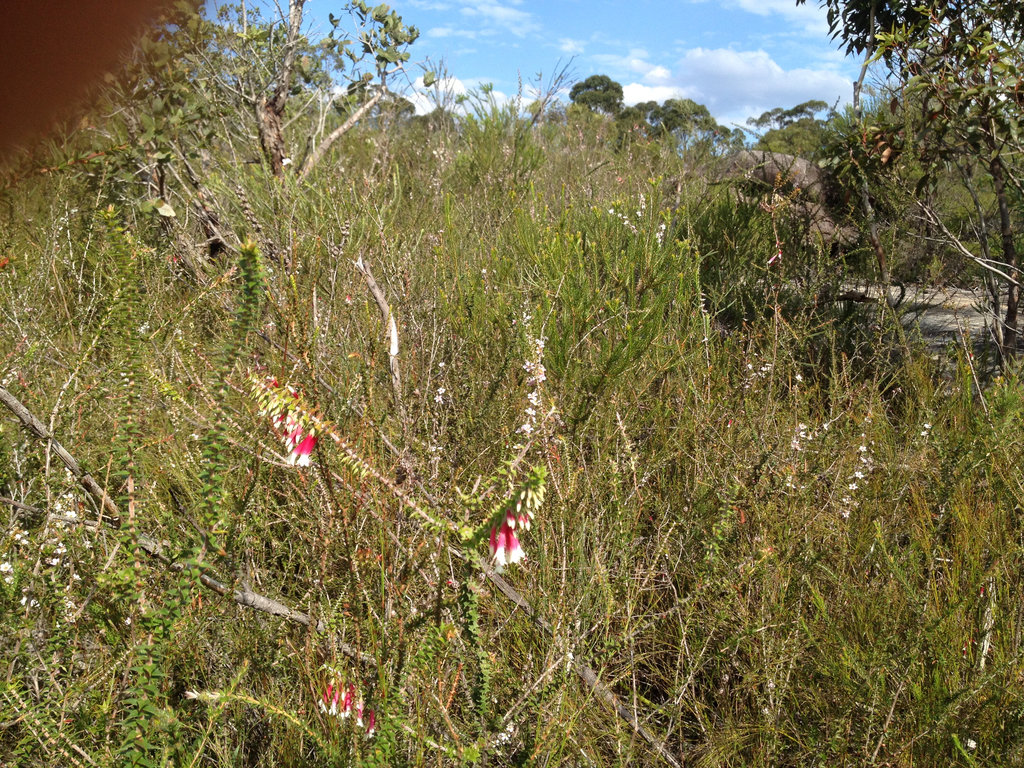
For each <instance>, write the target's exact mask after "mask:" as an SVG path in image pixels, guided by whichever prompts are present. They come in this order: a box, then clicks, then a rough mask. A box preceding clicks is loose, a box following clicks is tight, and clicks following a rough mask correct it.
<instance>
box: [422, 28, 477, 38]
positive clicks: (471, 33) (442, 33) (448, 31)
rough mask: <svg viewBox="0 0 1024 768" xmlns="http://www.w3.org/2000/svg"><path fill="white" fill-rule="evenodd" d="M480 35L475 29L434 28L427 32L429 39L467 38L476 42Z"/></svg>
mask: <svg viewBox="0 0 1024 768" xmlns="http://www.w3.org/2000/svg"><path fill="white" fill-rule="evenodd" d="M478 34H479V33H478V32H477V31H476V30H474V29H454V28H453V27H432V28H430V29H428V30H427V31H426V35H427V37H466V38H469V39H470V40H475V39H476V38H477V35H478Z"/></svg>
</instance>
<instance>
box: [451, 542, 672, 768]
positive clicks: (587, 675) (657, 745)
mask: <svg viewBox="0 0 1024 768" xmlns="http://www.w3.org/2000/svg"><path fill="white" fill-rule="evenodd" d="M449 551H450V552H451V553H452V554H453V555H455V556H456V557H459V558H463V559H464V558H465V557H466V556H465V555H464V554H462V553H461V552H459V551H458V550H457V549H455V548H449ZM479 565H480V567H481V569H482V570H483V572H484V575H485V576H486V577H487V578H488V580H490V582H491V583H492V584H494V586H496V587H497V588H498V589H499V590H500V591H501V593H502V594H503V595H505V597H507V598H508V599H509V600H511V601H512V602H513V603H515V604H516V605H518V606H519V607H520V608H522V609H523V610H524V611H525V612H526V615H527V616H529V617H530V619H531V620H532V621H533V623H534V624H536V625H537V626H538V627H540V628H541V629H543V630H544V631H545V632H546V633H547V634H549V635H551V636H552V637H554V634H555V632H554V629H553V628H552V627H551V622H549V621H548V620H547V619H545V618H544V617H543V616H541V615H539V614H538V613H537V611H535V610H534V608H533V606H532V605H530V603H529V602H528V601H527V600H526V598H525V597H523V596H522V595H521V594H519V592H518V591H516V589H515V587H513V586H512V585H511V584H509V583H508V582H507V581H505V579H503V578H502V577H501V576H499V575H498V574H497V573H496V572H495V570H494V569H493V568H491V567H490V566H489V565H488V564H487V563H485V562H481V563H480V564H479ZM572 668H573V670H574V671H575V672H576V674H577V675H579V677H580V679H581V680H582V681H583V682H584V684H586V686H587V687H588V688H590V690H591V691H593V692H594V695H595V696H597V698H599V699H601V701H603V702H604V703H605V704H607V705H608V706H609V707H610V708H611V709H612V711H613V712H615V714H616V715H618V716H619V717H621V718H622V719H623V720H625V721H626V722H627V723H629V726H630V727H631V728H632V729H633V731H634V732H636V734H637V735H639V736H640V737H642V738H643V740H644V741H646V742H647V743H648V744H650V745H651V747H652V748H653V749H654V750H655V751H656V752H657V753H658V754H659V755H660V756H661V758H662V759H663V760H664V761H665V762H666V763H668V764H669V765H671V766H672V767H673V768H681V766H682V764H681V763H680V762H679V760H678V759H677V758H676V756H675V755H673V754H672V753H671V752H669V751H668V748H667V747H666V746H665V745H664V744H663V743H662V742H661V741H660V740H659V739H658V738H657V737H656V736H655V735H654V734H653V733H651V732H650V731H648V730H647V729H646V728H645V727H644V726H643V724H642V723H641V722H640V721H639V720H638V719H637V718H636V716H635V715H634V714H633V713H632V712H630V711H629V709H628V708H626V706H625V705H623V704H622V703H621V702H620V701H619V699H618V697H617V696H616V695H615V694H614V693H612V691H611V690H610V689H609V688H608V686H607V685H605V684H604V683H602V682H601V681H600V680H599V679H598V676H597V672H596V671H594V669H593V667H591V666H590V665H588V664H585V663H584V662H582V661H580V660H579V659H575V658H574V659H573V660H572Z"/></svg>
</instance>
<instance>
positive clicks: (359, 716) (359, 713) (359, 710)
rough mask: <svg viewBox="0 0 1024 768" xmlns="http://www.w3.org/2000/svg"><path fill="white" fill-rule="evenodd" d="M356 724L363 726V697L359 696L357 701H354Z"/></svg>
mask: <svg viewBox="0 0 1024 768" xmlns="http://www.w3.org/2000/svg"><path fill="white" fill-rule="evenodd" d="M356 725H358V726H359V727H360V728H362V727H363V697H362V696H360V697H359V701H357V702H356Z"/></svg>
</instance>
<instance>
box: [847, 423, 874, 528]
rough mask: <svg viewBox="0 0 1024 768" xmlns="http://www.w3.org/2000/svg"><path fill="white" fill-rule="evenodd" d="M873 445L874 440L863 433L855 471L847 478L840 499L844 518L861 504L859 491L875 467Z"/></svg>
mask: <svg viewBox="0 0 1024 768" xmlns="http://www.w3.org/2000/svg"><path fill="white" fill-rule="evenodd" d="M872 445H874V441H873V440H871V441H869V440H867V438H866V436H865V435H864V434H861V444H860V445H859V446H857V462H856V464H855V465H854V470H853V472H851V473H850V475H849V476H848V477H847V478H846V480H847V482H846V489H845V491H844V493H843V497H842V498H841V499H840V500H839V501H840V505H841V506H840V512H839V514H841V515H842V516H843V518H844V519H846V518H849V517H850V513H851V512H852V511H853V510H855V509H856V508H857V507H859V506H860V502H859V501H858V499H857V493H858V491H860V489H861V487H862V486H863V485H864V483H865V482H866V481H867V479H868V477H869V476H870V475H871V473H872V472H873V471H874V469H875V458H874V455H873V454H872V451H871V447H870V446H872Z"/></svg>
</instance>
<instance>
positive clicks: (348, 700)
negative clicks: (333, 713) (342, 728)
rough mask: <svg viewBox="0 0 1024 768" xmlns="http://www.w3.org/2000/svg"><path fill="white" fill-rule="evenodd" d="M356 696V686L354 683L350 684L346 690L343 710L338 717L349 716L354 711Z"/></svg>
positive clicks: (342, 705)
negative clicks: (353, 701)
mask: <svg viewBox="0 0 1024 768" xmlns="http://www.w3.org/2000/svg"><path fill="white" fill-rule="evenodd" d="M355 697H356V687H355V686H354V685H352V683H349V684H348V690H346V691H345V699H344V700H343V701H342V704H341V712H339V713H338V717H348V716H349V713H350V712H351V711H352V700H353V699H354V698H355Z"/></svg>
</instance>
